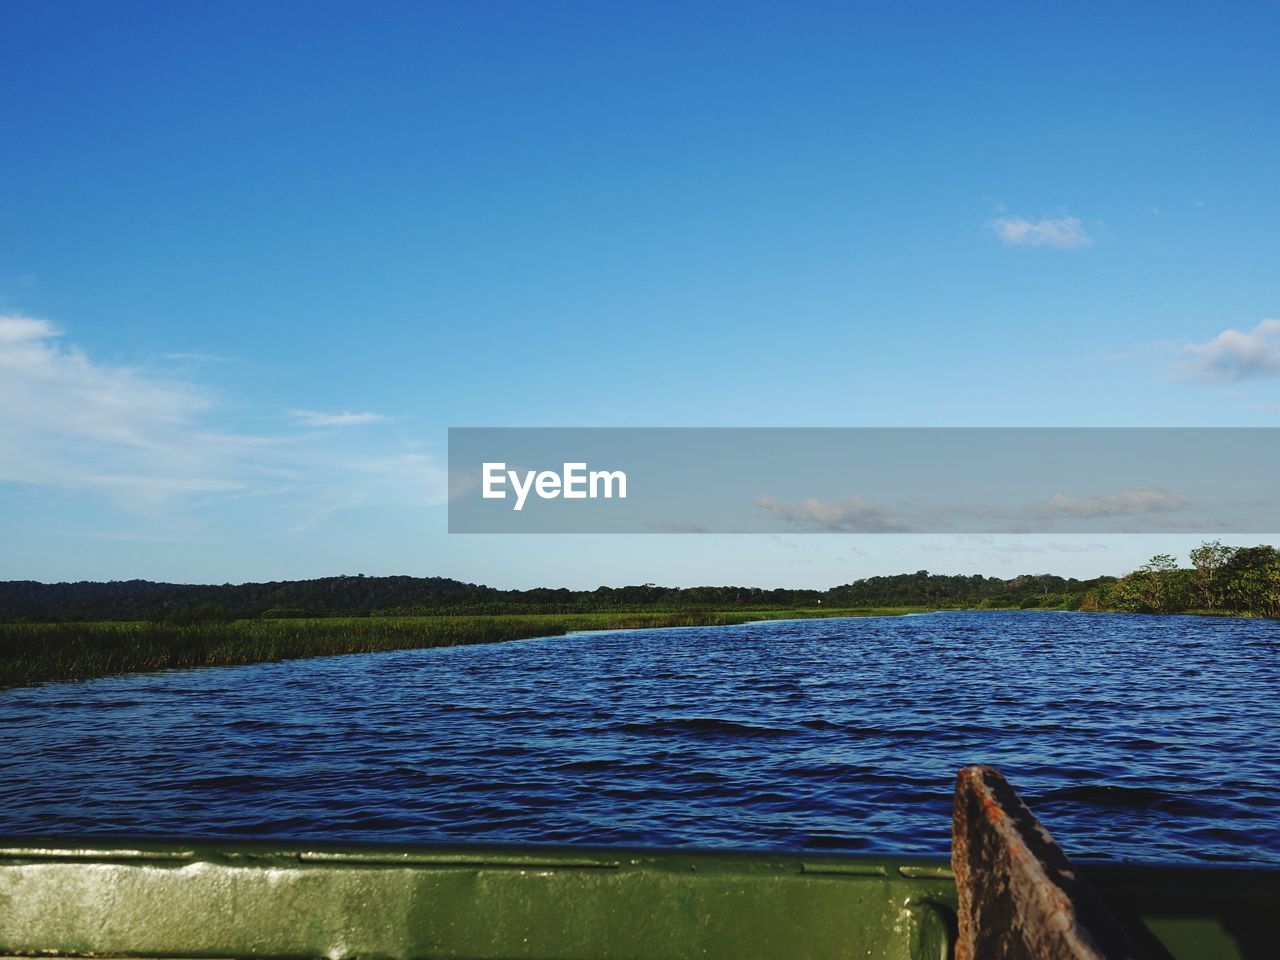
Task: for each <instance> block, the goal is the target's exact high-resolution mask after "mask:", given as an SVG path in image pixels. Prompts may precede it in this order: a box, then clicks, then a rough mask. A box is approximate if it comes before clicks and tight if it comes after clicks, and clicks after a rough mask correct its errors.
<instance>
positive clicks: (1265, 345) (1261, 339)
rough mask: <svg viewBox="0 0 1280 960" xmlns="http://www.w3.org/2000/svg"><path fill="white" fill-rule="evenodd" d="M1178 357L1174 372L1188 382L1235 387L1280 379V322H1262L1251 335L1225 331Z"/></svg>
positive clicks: (1248, 332)
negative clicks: (1267, 379) (1245, 383)
mask: <svg viewBox="0 0 1280 960" xmlns="http://www.w3.org/2000/svg"><path fill="white" fill-rule="evenodd" d="M1178 353H1179V360H1178V363H1177V364H1176V366H1175V371H1174V372H1175V373H1176V374H1177V375H1178V376H1180V377H1182V378H1183V379H1186V380H1200V381H1204V382H1208V383H1235V382H1238V381H1240V380H1257V379H1262V378H1264V377H1276V376H1280V320H1263V321H1262V322H1261V323H1259V324H1258V325H1257V326H1256V327H1254V328H1253V329H1252V330H1248V331H1244V330H1234V329H1227V330H1223V331H1222V332H1221V333H1220V334H1218V335H1217V336H1216V337H1214V338H1213V339H1212V340H1208V341H1206V342H1204V343H1189V344H1186V345H1185V346H1183V347H1182V348H1181V349H1180V350H1179V351H1178Z"/></svg>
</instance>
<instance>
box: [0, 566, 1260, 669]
mask: <svg viewBox="0 0 1280 960" xmlns="http://www.w3.org/2000/svg"><path fill="white" fill-rule="evenodd" d="M1190 561H1191V566H1190V567H1187V568H1184V567H1180V566H1179V565H1178V563H1177V561H1176V560H1175V559H1174V558H1173V557H1171V556H1168V555H1160V556H1156V557H1153V558H1152V559H1151V560H1150V561H1149V562H1148V563H1146V564H1144V565H1143V566H1142V567H1140V568H1139V569H1137V570H1135V571H1133V572H1131V573H1129V574H1127V575H1125V576H1123V577H1098V578H1095V579H1093V580H1076V579H1068V578H1063V577H1058V576H1054V575H1051V574H1040V575H1027V576H1020V577H1014V578H1011V579H1007V580H1004V579H1000V578H997V577H983V576H981V575H974V576H960V575H954V576H953V575H946V574H931V573H929V572H927V571H925V570H921V571H918V572H916V573H911V574H900V575H898V576H889V577H870V578H867V579H864V580H858V581H855V582H853V583H849V584H844V585H841V586H837V587H832V588H831V589H829V590H783V589H778V590H762V589H758V588H742V587H690V588H674V587H659V586H656V585H654V584H643V585H641V586H632V587H620V588H612V587H600V588H598V589H596V590H567V589H548V588H542V589H536V590H498V589H495V588H493V587H486V586H481V585H476V584H469V583H462V582H460V581H457V580H450V579H446V578H442V577H429V578H418V577H365V576H354V577H327V578H323V579H319V580H301V581H297V580H294V581H279V582H274V583H246V584H223V585H221V586H203V585H188V584H169V583H153V582H151V581H146V580H131V581H113V582H110V583H91V582H81V583H56V584H45V583H37V582H35V581H10V582H4V583H0V688H3V687H13V686H25V685H29V684H35V683H42V682H46V681H54V680H78V679H87V678H90V677H97V676H104V675H108V674H116V673H133V672H145V671H153V670H163V669H169V668H180V667H196V666H224V665H225V666H230V665H235V664H246V663H259V662H263V661H275V660H289V659H298V658H303V657H316V656H331V655H335V654H342V653H371V652H376V651H380V650H403V649H410V648H418V647H441V646H457V645H462V644H472V643H494V642H500V641H504V640H520V639H529V638H532V637H543V636H556V635H560V634H564V633H569V632H574V631H584V630H626V629H644V628H652V627H672V626H725V625H731V624H740V623H747V622H751V621H758V620H777V619H799V618H808V617H850V616H885V615H894V614H903V613H916V612H920V613H922V612H932V611H938V610H955V609H991V610H1010V609H1013V610H1016V609H1023V610H1076V611H1084V612H1099V613H1158V614H1169V613H1183V614H1210V615H1218V616H1235V617H1266V618H1280V550H1277V549H1276V548H1275V547H1272V546H1266V545H1260V546H1256V547H1229V546H1225V545H1223V544H1222V543H1219V542H1218V541H1211V542H1208V543H1204V544H1202V545H1201V546H1199V547H1197V548H1196V549H1195V550H1193V551H1191V554H1190Z"/></svg>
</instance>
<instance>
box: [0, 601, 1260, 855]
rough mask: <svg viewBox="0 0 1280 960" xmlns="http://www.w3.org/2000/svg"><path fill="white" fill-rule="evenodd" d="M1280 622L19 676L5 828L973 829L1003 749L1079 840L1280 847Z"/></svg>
mask: <svg viewBox="0 0 1280 960" xmlns="http://www.w3.org/2000/svg"><path fill="white" fill-rule="evenodd" d="M1278 658H1280V623H1275V622H1265V621H1241V620H1227V619H1218V618H1191V617H1136V616H1129V617H1126V616H1108V615H1087V614H1078V615H1075V614H1054V613H1034V612H1008V613H1001V612H959V613H945V614H937V615H932V616H926V617H904V618H877V619H856V620H822V621H791V622H780V623H762V624H749V625H745V626H740V627H717V628H701V627H695V628H686V629H678V630H639V631H629V632H620V633H605V634H579V635H574V636H569V637H558V638H552V639H545V640H527V641H519V642H515V643H506V644H497V645H491V646H473V647H458V648H452V649H438V650H418V651H403V652H396V653H380V654H368V655H358V656H347V657H329V658H324V659H316V660H307V661H294V662H290V663H279V664H260V665H255V666H247V667H234V668H222V669H202V670H186V671H176V672H170V673H164V674H149V675H144V676H131V677H114V678H105V679H100V680H92V681H88V682H83V683H65V684H50V685H47V686H44V687H38V688H33V689H26V690H11V691H5V692H0V729H3V730H4V731H5V735H4V737H3V738H0V772H2V773H3V777H2V778H0V832H3V833H10V834H55V833H73V832H74V833H89V832H101V833H108V832H109V833H129V834H135V835H141V834H151V835H174V834H185V835H206V836H223V837H250V836H252V837H264V836H274V837H289V838H301V837H309V838H315V839H323V840H342V839H356V840H385V841H414V842H430V841H448V842H458V841H466V840H476V841H485V842H520V843H525V842H560V843H590V844H637V843H639V844H661V845H680V844H689V845H697V846H723V845H733V846H743V847H773V848H791V849H799V848H805V849H831V850H865V851H893V852H904V853H905V852H917V853H932V854H945V853H946V852H947V849H948V831H949V827H950V791H951V784H952V777H953V775H954V772H955V770H956V769H957V768H958V767H960V766H962V765H964V764H966V763H973V762H984V763H992V764H995V765H996V766H999V767H1000V768H1001V769H1002V770H1003V771H1004V772H1005V774H1006V775H1007V776H1008V777H1009V778H1010V779H1011V780H1012V781H1013V783H1014V784H1015V786H1017V787H1018V788H1019V789H1020V790H1021V791H1022V793H1023V795H1024V796H1025V797H1026V798H1027V800H1028V801H1029V802H1030V804H1031V806H1032V808H1033V809H1034V810H1035V811H1036V812H1037V813H1038V814H1039V815H1040V817H1041V819H1042V820H1043V821H1044V822H1045V823H1046V825H1047V826H1048V827H1049V828H1050V830H1052V831H1053V833H1054V834H1055V835H1056V836H1057V838H1058V839H1059V841H1060V842H1062V843H1063V844H1064V846H1065V847H1066V848H1067V850H1068V852H1070V853H1072V854H1074V855H1077V856H1093V857H1105V858H1110V859H1130V860H1149V861H1179V860H1181V861H1199V860H1218V861H1241V862H1255V863H1263V862H1267V863H1280V740H1278V739H1277V737H1276V735H1275V731H1276V730H1277V729H1280V667H1278V666H1277V663H1278Z"/></svg>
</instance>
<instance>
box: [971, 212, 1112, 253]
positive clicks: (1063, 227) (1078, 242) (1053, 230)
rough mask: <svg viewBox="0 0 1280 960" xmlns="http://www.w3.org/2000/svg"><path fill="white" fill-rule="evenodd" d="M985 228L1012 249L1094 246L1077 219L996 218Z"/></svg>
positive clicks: (1069, 248) (1068, 248)
mask: <svg viewBox="0 0 1280 960" xmlns="http://www.w3.org/2000/svg"><path fill="white" fill-rule="evenodd" d="M987 226H988V227H989V228H990V229H991V230H992V231H993V232H994V233H995V235H996V236H997V237H999V238H1000V241H1001V242H1002V243H1004V244H1006V245H1008V246H1011V247H1058V248H1059V249H1062V250H1071V249H1074V248H1077V247H1088V246H1090V245H1092V244H1093V238H1092V237H1090V236H1089V232H1088V231H1087V230H1086V229H1085V228H1084V224H1083V223H1081V222H1080V220H1079V219H1078V218H1077V217H1059V218H1057V219H1040V220H1028V219H1026V218H1025V217H997V218H996V219H995V220H992V221H991V222H990V223H988V224H987Z"/></svg>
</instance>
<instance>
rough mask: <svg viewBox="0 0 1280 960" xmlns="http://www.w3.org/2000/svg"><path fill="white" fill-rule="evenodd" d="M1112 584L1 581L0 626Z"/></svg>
mask: <svg viewBox="0 0 1280 960" xmlns="http://www.w3.org/2000/svg"><path fill="white" fill-rule="evenodd" d="M1113 579H1114V578H1111V577H1102V578H1099V579H1097V580H1089V581H1081V580H1074V579H1064V578H1063V577H1056V576H1051V575H1047V574H1045V575H1038V576H1022V577H1015V578H1013V579H1011V580H1001V579H999V578H996V577H983V576H977V575H975V576H967V577H966V576H948V575H943V574H931V573H929V572H927V571H924V570H921V571H919V572H917V573H908V574H901V575H898V576H889V577H871V578H869V579H866V580H858V581H856V582H854V583H849V584H844V585H842V586H838V587H833V588H831V589H829V590H764V589H760V588H753V587H689V588H675V587H658V586H654V585H653V584H645V585H643V586H631V587H616V588H614V587H600V588H598V589H596V590H566V589H551V588H543V589H537V590H498V589H495V588H493V587H486V586H482V585H478V584H474V583H462V582H461V581H458V580H450V579H447V578H444V577H365V576H354V577H350V576H346V577H324V578H322V579H318V580H281V581H275V582H271V583H245V584H222V585H191V584H176V583H154V582H152V581H149V580H126V581H111V582H109V583H96V582H89V581H82V582H78V583H38V582H36V581H33V580H18V581H9V582H0V620H163V621H177V622H194V621H198V620H223V619H239V618H249V617H308V616H310V617H316V616H336V615H348V616H364V615H368V614H384V613H385V614H405V615H412V614H436V613H441V614H443V613H572V612H597V611H642V610H653V611H668V610H671V611H678V610H726V611H727V610H735V609H753V608H754V609H788V608H803V607H816V606H818V605H822V606H825V607H865V606H978V605H988V606H992V605H994V606H1039V605H1041V604H1042V603H1043V604H1044V605H1046V606H1050V605H1052V606H1059V605H1068V606H1074V605H1078V604H1079V601H1080V599H1081V598H1083V597H1084V596H1085V595H1086V594H1088V592H1089V591H1092V590H1096V589H1098V588H1101V587H1103V586H1105V585H1106V584H1109V583H1111V582H1112V580H1113Z"/></svg>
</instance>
